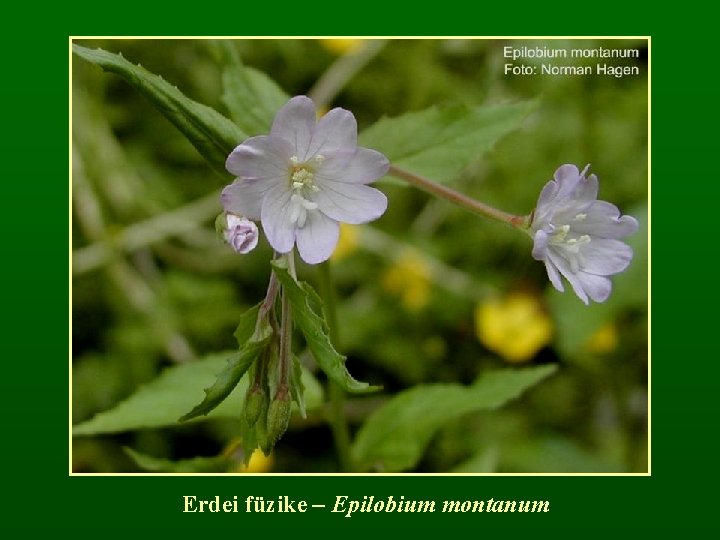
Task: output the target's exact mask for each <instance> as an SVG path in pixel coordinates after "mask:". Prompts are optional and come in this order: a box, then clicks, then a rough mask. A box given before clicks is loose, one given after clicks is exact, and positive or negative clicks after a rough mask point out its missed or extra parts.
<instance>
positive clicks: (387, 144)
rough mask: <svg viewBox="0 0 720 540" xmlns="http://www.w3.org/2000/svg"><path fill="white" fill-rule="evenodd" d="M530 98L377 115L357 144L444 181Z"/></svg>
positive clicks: (506, 127)
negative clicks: (473, 105)
mask: <svg viewBox="0 0 720 540" xmlns="http://www.w3.org/2000/svg"><path fill="white" fill-rule="evenodd" d="M535 106H536V102H535V101H524V102H519V103H512V104H506V105H490V106H487V105H485V106H479V107H473V108H470V107H466V106H453V107H446V108H440V107H430V108H429V109H425V110H423V111H418V112H412V113H408V114H404V115H402V116H398V117H396V118H383V119H381V120H379V121H378V122H376V123H375V124H373V125H372V126H370V127H369V128H368V129H366V130H364V131H363V132H362V133H361V134H360V139H359V140H360V145H361V146H367V147H369V148H374V149H375V150H379V151H380V152H382V153H383V154H385V155H386V156H387V157H388V158H389V159H390V161H391V163H392V164H393V165H396V166H398V167H401V168H404V169H408V170H410V171H412V172H414V173H417V174H421V175H424V176H427V177H429V178H431V179H433V180H435V181H436V182H448V181H450V180H452V179H454V178H455V177H457V176H458V174H459V173H460V172H461V171H462V170H463V169H464V168H465V167H466V166H468V165H469V164H470V163H472V162H473V161H476V160H477V159H478V158H480V157H481V156H482V155H483V154H484V153H485V152H487V151H488V150H490V149H491V148H492V147H493V145H494V144H495V143H496V142H497V141H498V140H500V139H501V138H502V137H503V136H505V135H507V134H508V133H510V132H511V131H513V130H515V129H517V128H519V127H520V125H521V123H522V121H523V120H524V119H525V117H526V116H527V115H528V114H530V113H531V112H532V110H533V109H534V108H535Z"/></svg>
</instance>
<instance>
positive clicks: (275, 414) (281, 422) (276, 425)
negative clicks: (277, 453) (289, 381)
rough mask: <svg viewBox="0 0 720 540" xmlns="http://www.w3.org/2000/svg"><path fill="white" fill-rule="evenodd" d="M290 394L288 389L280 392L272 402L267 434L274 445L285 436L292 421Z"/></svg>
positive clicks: (269, 410)
mask: <svg viewBox="0 0 720 540" xmlns="http://www.w3.org/2000/svg"><path fill="white" fill-rule="evenodd" d="M290 405H291V400H290V394H289V393H288V391H287V390H284V391H282V392H280V391H279V392H278V393H277V394H276V395H275V397H274V398H273V400H272V401H271V402H270V407H269V408H268V414H267V436H268V439H269V441H270V443H271V446H274V445H275V443H276V442H277V441H278V439H280V437H282V436H283V433H285V431H286V430H287V427H288V424H289V423H290Z"/></svg>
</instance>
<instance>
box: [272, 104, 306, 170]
mask: <svg viewBox="0 0 720 540" xmlns="http://www.w3.org/2000/svg"><path fill="white" fill-rule="evenodd" d="M314 128H315V103H313V100H312V99H310V98H309V97H307V96H295V97H294V98H292V99H291V100H290V101H288V102H287V103H286V104H285V105H283V106H282V108H281V109H280V110H279V111H278V112H277V114H276V115H275V120H273V125H272V128H271V129H270V135H271V136H273V137H280V138H281V139H284V140H286V141H287V142H288V143H290V144H291V145H292V148H293V152H292V154H293V155H296V156H298V158H299V159H300V161H303V160H304V156H305V155H306V154H307V150H308V147H309V146H310V140H311V139H312V136H313V130H314Z"/></svg>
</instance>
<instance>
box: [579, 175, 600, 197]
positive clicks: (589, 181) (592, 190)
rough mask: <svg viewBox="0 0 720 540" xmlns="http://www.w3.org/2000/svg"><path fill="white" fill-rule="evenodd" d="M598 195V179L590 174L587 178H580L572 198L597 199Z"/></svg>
mask: <svg viewBox="0 0 720 540" xmlns="http://www.w3.org/2000/svg"><path fill="white" fill-rule="evenodd" d="M597 196H598V179H597V176H595V175H594V174H591V175H590V176H588V177H587V178H582V179H581V180H580V182H578V185H577V187H576V188H575V192H574V193H573V198H574V199H576V200H577V201H578V202H589V201H594V200H595V199H597Z"/></svg>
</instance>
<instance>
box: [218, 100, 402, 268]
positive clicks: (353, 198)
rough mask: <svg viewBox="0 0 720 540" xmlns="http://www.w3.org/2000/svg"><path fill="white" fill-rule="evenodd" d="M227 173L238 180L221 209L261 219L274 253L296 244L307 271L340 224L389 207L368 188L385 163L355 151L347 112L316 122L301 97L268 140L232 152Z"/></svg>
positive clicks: (330, 246)
mask: <svg viewBox="0 0 720 540" xmlns="http://www.w3.org/2000/svg"><path fill="white" fill-rule="evenodd" d="M225 167H226V168H227V170H228V171H230V172H231V173H232V174H234V175H236V176H237V178H236V179H235V181H234V182H233V183H232V184H231V185H229V186H227V187H226V188H225V189H224V190H223V193H222V204H223V206H224V208H225V210H226V211H228V212H233V213H236V214H241V215H244V216H246V217H248V218H250V219H254V220H260V221H261V222H262V226H263V229H264V231H265V236H267V239H268V241H269V242H270V245H271V246H272V247H273V248H274V249H275V251H277V252H279V253H287V252H289V251H290V250H292V249H293V246H294V245H296V244H297V247H298V251H299V252H300V256H301V257H302V258H303V260H304V261H305V262H308V263H310V264H316V263H320V262H322V261H325V260H326V259H328V258H329V257H330V255H331V254H332V252H333V250H334V249H335V245H336V244H337V241H338V234H339V222H344V223H351V224H359V223H366V222H368V221H372V220H374V219H377V218H379V217H380V216H381V215H382V214H383V213H384V212H385V209H386V208H387V198H386V197H385V195H384V194H383V193H381V192H380V191H378V190H377V189H374V188H371V187H369V186H367V185H366V184H368V183H370V182H373V181H374V180H377V179H378V178H380V177H382V176H383V175H384V174H385V173H386V172H387V171H388V167H389V163H388V160H387V158H386V157H385V156H384V155H382V154H381V153H380V152H376V151H375V150H370V149H368V148H361V147H358V146H357V123H356V121H355V117H354V116H353V115H352V113H351V112H349V111H346V110H344V109H340V108H336V109H333V110H331V111H330V112H328V113H327V114H326V115H325V116H323V117H322V118H321V119H320V120H319V121H316V113H315V104H314V103H313V102H312V100H311V99H310V98H308V97H305V96H296V97H294V98H292V99H291V100H290V101H288V103H287V104H285V105H284V106H283V107H282V108H281V109H280V110H279V111H278V113H277V115H276V116H275V120H274V121H273V125H272V129H271V130H270V135H266V136H265V135H264V136H259V137H251V138H250V139H248V140H246V141H245V142H243V143H242V144H241V145H240V146H238V147H237V148H235V150H233V151H232V153H231V154H230V156H229V157H228V159H227V161H226V163H225Z"/></svg>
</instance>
